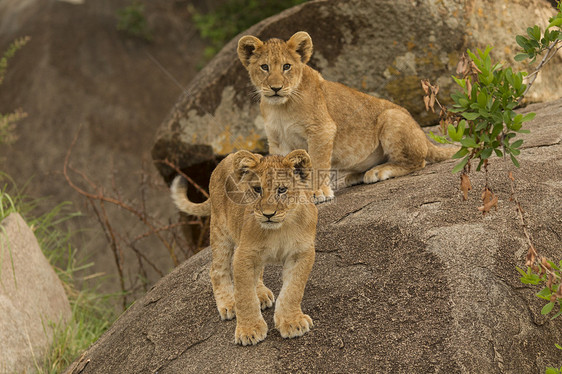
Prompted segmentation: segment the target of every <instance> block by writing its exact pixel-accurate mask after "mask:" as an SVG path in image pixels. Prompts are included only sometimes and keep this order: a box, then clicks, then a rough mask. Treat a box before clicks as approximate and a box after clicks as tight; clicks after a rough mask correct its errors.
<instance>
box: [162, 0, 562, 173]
mask: <svg viewBox="0 0 562 374" xmlns="http://www.w3.org/2000/svg"><path fill="white" fill-rule="evenodd" d="M554 13H555V11H554V9H553V7H552V5H551V4H550V3H549V2H548V1H546V0H532V1H526V0H525V1H523V0H516V1H486V0H467V1H438V2H435V1H429V0H422V1H407V0H400V1H394V0H377V1H370V0H350V1H336V0H322V1H310V2H307V3H304V4H302V5H299V6H297V7H294V8H291V9H289V10H286V11H285V12H283V13H281V14H279V15H277V16H274V17H271V18H268V19H266V20H264V21H262V22H260V23H259V24H257V25H255V26H253V27H251V28H250V29H248V30H247V31H245V32H244V33H243V34H251V35H255V36H258V37H259V38H261V39H268V38H271V37H279V38H282V39H284V40H286V39H288V38H289V37H290V36H291V35H292V34H293V33H295V32H296V31H299V30H305V31H307V32H309V33H310V35H311V36H312V40H313V44H314V53H313V55H312V60H311V63H310V65H311V66H313V67H315V68H317V69H318V70H320V71H321V72H322V74H323V75H324V77H325V78H326V79H329V80H334V81H338V82H341V83H344V84H346V85H348V86H351V87H354V88H356V89H359V90H361V91H364V92H367V93H371V94H373V95H375V96H380V97H383V98H386V99H390V100H392V101H394V102H396V103H398V104H400V105H403V106H404V107H406V108H407V109H408V110H409V111H410V112H411V113H412V114H413V115H414V117H415V118H416V119H417V120H418V121H419V122H420V123H421V124H425V125H427V124H429V123H432V121H435V119H436V115H431V114H429V113H427V112H426V111H425V109H424V104H423V100H422V96H423V91H422V89H421V85H420V80H421V79H424V78H428V79H430V80H431V81H432V82H433V83H438V84H439V86H440V87H441V90H440V100H441V101H442V102H447V101H448V98H449V94H450V92H451V89H453V88H454V87H453V85H454V82H453V80H452V79H451V75H453V74H455V69H456V65H457V62H458V59H459V57H460V54H461V53H462V52H464V51H465V50H466V48H467V47H470V48H471V49H473V50H475V48H481V49H484V48H485V47H486V45H488V44H490V45H493V46H494V50H493V59H494V61H505V62H507V63H509V64H510V65H514V66H517V67H520V68H521V67H524V68H527V66H526V65H524V64H515V62H514V60H513V56H514V55H515V54H516V50H517V44H516V43H515V36H516V35H517V34H525V29H526V27H527V26H532V25H534V24H538V25H541V26H542V27H543V28H544V26H545V25H546V24H547V22H548V18H549V17H550V16H552V15H553V14H554ZM238 39H239V37H237V38H234V40H232V41H231V42H230V43H229V44H227V45H226V46H225V47H224V48H223V50H222V51H221V52H220V53H219V54H218V55H217V56H216V57H215V59H213V60H212V61H211V62H210V63H209V64H208V65H207V66H206V67H205V68H204V69H203V70H202V71H201V72H200V73H199V74H198V75H197V76H196V77H195V79H194V80H193V81H192V82H191V83H190V85H189V87H188V88H187V92H186V93H184V94H183V95H182V97H181V98H180V99H179V101H178V103H177V104H176V106H175V108H174V109H173V111H172V112H171V113H170V115H169V117H168V118H167V119H166V120H165V121H164V122H163V123H162V125H161V127H160V130H159V132H158V136H157V140H156V143H155V144H154V147H153V149H152V157H153V159H154V160H160V159H166V158H167V159H169V160H172V161H174V162H176V163H178V164H179V165H180V166H181V167H182V169H185V170H186V171H188V172H189V171H193V170H197V169H198V167H199V165H202V166H203V163H202V162H201V157H202V156H203V157H205V155H202V153H201V151H200V149H201V146H205V147H208V146H210V147H211V148H212V150H213V152H214V153H215V154H217V155H225V154H228V153H230V152H232V151H233V150H236V149H251V150H257V151H264V150H266V145H267V143H266V139H265V135H264V130H263V118H261V116H260V115H259V107H258V104H257V98H256V97H255V95H254V94H253V87H252V85H251V83H250V79H249V77H248V74H247V72H246V70H245V69H244V68H243V66H242V64H241V63H240V62H239V61H238V58H237V55H236V46H237V42H238ZM561 55H562V54H561ZM561 69H562V58H561V57H560V56H557V57H556V58H555V59H553V60H552V61H551V64H549V65H548V67H547V69H545V70H544V71H543V72H542V73H541V75H540V79H541V81H540V82H538V83H537V84H536V86H534V87H533V90H532V91H531V93H530V95H529V96H528V99H530V100H534V101H545V100H553V99H555V98H558V97H561V96H562V82H561V81H560V79H559V75H560V74H559V72H560V70H561ZM178 149H181V150H182V152H177V150H178ZM208 159H209V160H212V157H210V156H209V158H208ZM157 166H158V167H159V169H160V173H161V174H162V175H163V176H164V178H165V179H166V180H168V181H169V180H170V179H171V178H172V177H173V175H174V174H175V172H173V171H172V170H170V169H169V168H167V167H166V166H164V165H161V164H160V165H157ZM201 169H202V170H204V171H205V170H207V166H204V167H202V168H201Z"/></svg>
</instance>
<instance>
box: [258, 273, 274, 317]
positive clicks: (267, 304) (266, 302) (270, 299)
mask: <svg viewBox="0 0 562 374" xmlns="http://www.w3.org/2000/svg"><path fill="white" fill-rule="evenodd" d="M257 293H258V299H259V301H260V306H261V310H265V309H267V308H271V307H272V306H273V303H274V302H275V296H273V292H271V290H270V289H269V288H267V287H266V286H265V284H263V268H262V270H261V274H260V278H259V280H258V286H257Z"/></svg>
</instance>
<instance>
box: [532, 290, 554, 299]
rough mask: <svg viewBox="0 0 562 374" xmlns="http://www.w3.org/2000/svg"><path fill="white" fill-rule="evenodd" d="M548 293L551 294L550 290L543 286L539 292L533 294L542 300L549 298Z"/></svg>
mask: <svg viewBox="0 0 562 374" xmlns="http://www.w3.org/2000/svg"><path fill="white" fill-rule="evenodd" d="M550 295H552V291H551V290H550V288H548V287H545V288H543V289H542V290H540V292H538V293H536V294H535V296H537V297H539V298H541V299H544V300H550Z"/></svg>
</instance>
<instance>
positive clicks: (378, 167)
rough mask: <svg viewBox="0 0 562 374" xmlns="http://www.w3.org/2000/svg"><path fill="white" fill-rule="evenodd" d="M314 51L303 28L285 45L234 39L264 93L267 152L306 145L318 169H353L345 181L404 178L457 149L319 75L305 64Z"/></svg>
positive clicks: (402, 113)
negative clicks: (436, 143) (441, 144)
mask: <svg viewBox="0 0 562 374" xmlns="http://www.w3.org/2000/svg"><path fill="white" fill-rule="evenodd" d="M311 55H312V39H311V38H310V35H308V33H306V32H304V31H300V32H297V33H296V34H294V35H293V36H292V37H291V38H290V39H289V40H288V41H286V42H285V41H282V40H280V39H270V40H268V41H266V42H262V41H261V40H259V39H258V38H256V37H254V36H243V37H242V38H241V39H240V40H239V42H238V57H239V58H240V61H241V62H242V64H243V65H244V67H245V68H246V69H247V70H248V72H249V74H250V79H251V81H252V83H253V84H254V86H255V87H256V90H257V91H258V92H259V94H260V95H261V101H260V109H261V112H262V115H263V117H264V118H265V131H266V134H267V139H268V142H269V151H270V153H271V154H281V155H285V154H287V153H289V152H290V151H291V150H293V149H298V148H302V149H306V150H308V152H309V153H310V157H311V159H312V167H313V168H314V169H315V170H319V171H322V170H328V169H330V168H334V169H337V170H341V171H346V172H350V174H349V175H347V177H346V185H348V186H349V185H353V184H358V183H374V182H377V181H381V180H385V179H388V178H391V177H398V176H402V175H405V174H408V173H410V172H412V171H414V170H418V169H422V168H423V167H425V162H426V160H427V161H430V162H431V161H442V160H446V159H448V158H450V157H451V156H452V155H453V154H454V153H455V152H456V151H457V149H451V148H439V147H436V146H434V145H433V144H432V143H430V142H429V140H428V139H427V137H426V136H425V134H424V132H423V131H422V130H421V128H420V126H419V125H418V123H417V122H416V121H415V120H414V119H413V118H412V116H411V115H410V114H409V113H408V111H407V110H406V109H404V108H402V107H400V106H398V105H396V104H393V103H391V102H390V101H387V100H382V99H378V98H375V97H373V96H370V95H367V94H364V93H361V92H358V91H356V90H353V89H351V88H349V87H346V86H344V85H342V84H340V83H335V82H330V81H327V80H324V79H323V78H322V76H321V75H320V73H318V72H317V71H316V70H314V69H312V68H311V67H309V66H307V65H306V63H307V62H308V60H309V59H310V56H311ZM326 182H327V181H326V180H325V181H323V182H322V181H321V182H320V183H318V186H317V190H316V191H315V197H316V199H317V201H319V202H321V201H325V200H329V199H332V198H333V196H334V193H333V191H332V189H331V187H330V185H329V184H328V183H326Z"/></svg>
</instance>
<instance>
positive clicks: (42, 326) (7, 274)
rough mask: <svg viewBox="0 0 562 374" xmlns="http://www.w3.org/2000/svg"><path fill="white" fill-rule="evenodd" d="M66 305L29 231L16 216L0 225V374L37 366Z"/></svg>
mask: <svg viewBox="0 0 562 374" xmlns="http://www.w3.org/2000/svg"><path fill="white" fill-rule="evenodd" d="M70 313H71V312H70V304H69V303H68V299H67V297H66V293H65V291H64V288H63V286H62V284H61V282H60V280H59V278H58V276H57V274H56V273H55V272H54V270H53V268H52V267H51V265H50V264H49V262H48V261H47V259H46V258H45V256H44V255H43V252H42V251H41V248H39V244H38V243H37V239H35V235H34V234H33V231H31V229H30V228H29V227H28V226H27V224H26V223H25V221H24V220H23V219H22V218H21V216H20V215H19V214H17V213H12V214H10V215H9V216H8V217H6V218H5V219H4V220H3V221H2V222H0V342H2V343H1V347H2V348H1V349H0V373H28V372H32V371H34V370H35V369H36V368H37V365H38V366H39V367H40V366H41V363H42V361H43V359H44V357H45V354H46V353H47V352H48V350H49V348H50V346H51V343H52V339H53V326H54V325H53V324H56V325H58V327H59V328H64V323H65V322H66V321H68V319H69V318H70Z"/></svg>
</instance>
